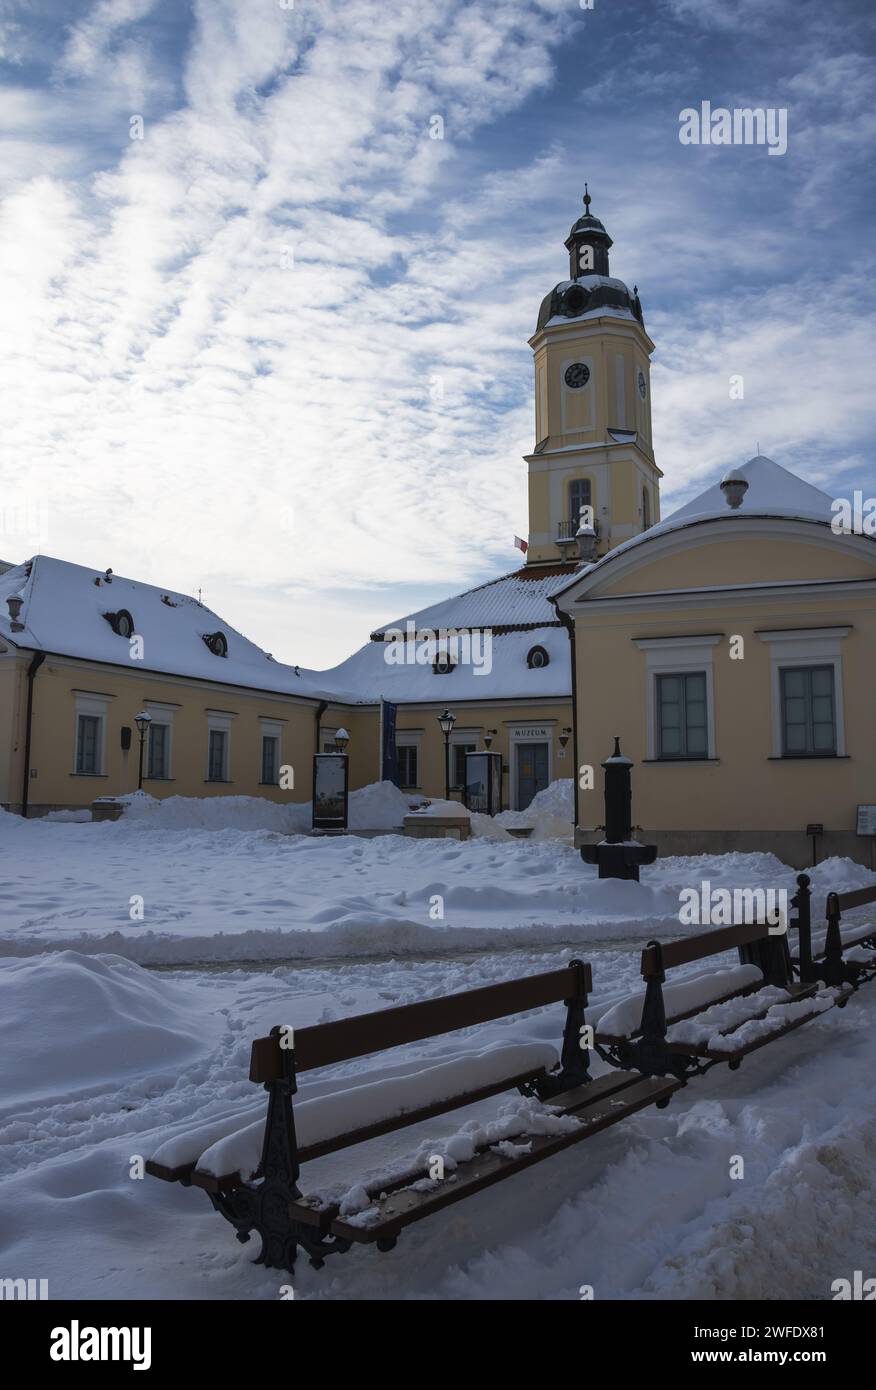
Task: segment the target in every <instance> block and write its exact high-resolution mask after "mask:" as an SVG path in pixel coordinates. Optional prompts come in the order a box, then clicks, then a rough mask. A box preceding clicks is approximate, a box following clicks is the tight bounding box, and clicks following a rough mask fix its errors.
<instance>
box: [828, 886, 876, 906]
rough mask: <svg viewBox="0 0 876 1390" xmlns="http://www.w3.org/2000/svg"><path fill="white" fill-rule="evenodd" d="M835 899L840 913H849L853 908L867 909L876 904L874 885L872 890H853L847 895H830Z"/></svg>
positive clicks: (875, 887)
mask: <svg viewBox="0 0 876 1390" xmlns="http://www.w3.org/2000/svg"><path fill="white" fill-rule="evenodd" d="M834 896H835V897H836V899H837V903H838V905H839V909H840V912H850V911H851V909H852V908H853V907H867V906H869V904H870V903H876V885H874V886H873V887H872V888H854V889H852V891H851V892H849V893H837V894H831V897H834Z"/></svg>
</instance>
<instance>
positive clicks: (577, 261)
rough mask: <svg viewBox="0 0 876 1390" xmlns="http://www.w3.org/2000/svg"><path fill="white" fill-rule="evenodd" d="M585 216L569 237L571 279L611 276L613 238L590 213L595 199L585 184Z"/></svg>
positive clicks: (567, 242)
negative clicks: (610, 254)
mask: <svg viewBox="0 0 876 1390" xmlns="http://www.w3.org/2000/svg"><path fill="white" fill-rule="evenodd" d="M583 202H584V216H583V217H579V218H578V221H577V222H576V223H575V225H574V227H573V228H572V230H571V232H570V233H569V235H568V237H567V238H566V247H567V249H568V252H569V279H570V280H578V279H579V278H580V277H581V276H582V275H609V274H610V271H609V268H608V251H609V247H610V246H611V244H612V243H611V237H610V236H609V235H608V232H607V231H606V230H605V228H604V227H603V225H602V223H601V222H600V220H599V218H598V217H594V216H593V214H592V212H591V211H590V204H591V203H592V202H593V199H592V197H591V195H590V189H589V187H588V185H587V184H586V183H585V184H584V199H583Z"/></svg>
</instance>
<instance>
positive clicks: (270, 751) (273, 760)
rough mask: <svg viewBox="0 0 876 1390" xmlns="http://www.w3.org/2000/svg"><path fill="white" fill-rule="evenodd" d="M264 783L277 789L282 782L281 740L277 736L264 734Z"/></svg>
mask: <svg viewBox="0 0 876 1390" xmlns="http://www.w3.org/2000/svg"><path fill="white" fill-rule="evenodd" d="M261 780H262V782H263V783H264V784H265V786H269V787H276V786H277V785H278V784H279V781H280V740H279V739H278V738H277V736H276V734H262V776H261Z"/></svg>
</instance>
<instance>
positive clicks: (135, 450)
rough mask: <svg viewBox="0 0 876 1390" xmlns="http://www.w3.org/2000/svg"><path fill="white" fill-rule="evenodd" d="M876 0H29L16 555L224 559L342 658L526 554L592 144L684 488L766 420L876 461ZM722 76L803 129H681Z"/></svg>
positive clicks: (844, 487) (283, 646)
mask: <svg viewBox="0 0 876 1390" xmlns="http://www.w3.org/2000/svg"><path fill="white" fill-rule="evenodd" d="M874 24H876V12H874V10H873V6H872V3H871V0H831V3H830V4H824V3H823V0H593V8H592V9H585V8H582V5H581V3H579V0H468V2H467V3H463V2H462V0H430V3H428V4H426V3H423V0H391V3H386V0H0V72H2V81H3V90H2V96H0V141H2V149H0V362H2V387H0V556H2V558H3V559H7V560H20V559H23V558H25V557H26V556H27V555H29V554H32V553H33V552H34V551H36V550H37V549H42V550H43V551H46V552H48V553H51V554H53V555H57V556H60V557H62V558H64V559H69V560H74V561H77V562H79V563H82V564H88V565H94V566H95V567H96V568H100V569H103V568H105V567H106V566H107V565H111V566H112V567H113V569H115V571H116V572H117V573H119V574H124V575H127V576H131V577H135V578H140V579H144V580H147V581H150V582H153V583H156V584H160V585H162V586H166V587H168V588H174V589H179V590H182V591H183V592H187V593H192V592H196V591H197V589H198V588H199V587H200V588H201V589H202V590H203V594H204V598H205V600H206V601H207V602H208V603H209V604H210V606H211V607H213V608H215V609H216V610H217V611H218V612H219V613H220V614H222V616H223V617H224V618H226V620H227V621H229V622H230V623H232V624H234V625H235V626H237V627H239V628H241V629H242V630H243V631H244V632H246V633H247V635H248V636H250V637H252V638H253V639H254V640H256V641H258V642H260V643H261V644H262V645H263V646H265V647H266V648H267V649H268V650H270V651H272V652H273V653H274V654H275V655H276V656H278V657H281V658H283V659H286V660H291V661H296V662H300V663H301V664H302V665H306V666H317V667H320V666H328V665H332V664H334V662H336V661H338V660H340V659H341V658H342V657H343V656H345V655H346V654H347V653H349V652H350V651H351V650H352V649H353V648H355V647H357V646H358V645H360V643H361V642H362V641H364V640H365V639H366V637H367V634H368V633H369V631H370V630H371V629H372V628H373V627H374V626H376V625H377V624H378V623H382V622H385V621H388V620H391V619H393V618H396V617H398V616H400V615H401V614H403V613H405V612H407V611H410V610H412V609H414V608H416V607H419V606H422V605H423V604H425V603H427V602H431V601H433V600H435V599H436V598H438V597H440V596H441V595H443V594H446V593H448V592H453V591H454V590H456V589H459V588H464V587H467V586H468V585H470V584H473V583H477V582H480V581H482V580H483V579H485V578H488V577H489V576H491V575H493V574H497V573H501V572H503V571H505V570H508V569H511V568H513V567H514V566H515V564H516V563H517V561H518V560H519V553H518V552H517V551H515V550H514V549H513V547H512V538H513V535H514V533H515V532H517V533H518V534H522V535H525V534H526V531H527V520H526V504H525V497H526V493H525V479H526V472H525V465H524V463H523V462H522V457H521V456H522V455H523V454H524V453H526V452H528V451H529V450H530V449H531V448H532V446H533V443H534V440H533V409H532V367H531V356H530V351H529V349H528V347H527V345H526V340H527V338H528V337H529V335H530V334H531V333H532V331H533V329H534V326H535V317H536V313H537V309H538V304H539V302H540V300H541V298H542V296H543V295H544V294H545V293H546V292H547V291H548V290H549V289H550V288H551V287H552V286H553V285H554V284H555V283H556V282H557V281H558V280H560V279H563V278H564V277H565V275H566V273H567V266H568V261H567V256H566V252H565V251H564V249H563V245H562V243H563V240H564V238H565V236H566V234H567V232H568V228H569V226H570V225H571V223H572V221H573V220H574V219H575V218H576V217H577V216H578V215H579V212H580V210H581V205H580V198H581V193H582V191H583V183H584V180H585V178H586V179H587V180H588V181H589V184H590V190H591V193H592V194H593V198H594V202H593V211H594V212H595V213H597V214H598V215H599V216H600V217H601V218H602V219H603V220H604V222H605V224H606V226H607V228H608V230H609V232H610V233H611V235H612V237H613V238H614V241H615V246H614V249H613V251H612V271H613V273H615V274H617V275H619V276H621V277H622V278H623V279H625V280H627V281H628V282H629V283H633V282H636V283H638V285H639V289H640V293H641V296H642V300H643V305H644V309H645V320H646V324H647V327H648V329H649V332H650V333H651V336H652V337H653V338H654V340H655V342H656V344H657V351H656V353H655V358H654V370H653V378H652V386H653V392H652V394H653V408H654V414H655V422H654V423H655V446H656V451H657V458H658V462H659V463H660V465H661V467H662V468H663V470H664V472H665V475H666V476H665V479H664V485H663V510H664V514H665V513H666V512H667V511H669V510H671V509H672V508H673V507H674V506H676V505H678V504H679V503H680V502H682V501H684V500H685V499H686V498H687V497H688V496H690V495H691V494H692V493H693V492H695V491H698V490H700V488H701V487H702V486H704V485H705V484H706V483H707V482H709V481H712V480H713V479H714V477H715V475H716V474H717V473H718V471H719V470H722V469H724V468H725V467H727V466H728V465H729V464H731V463H735V462H740V461H742V460H744V459H745V458H747V457H749V456H750V455H751V454H753V453H754V452H755V446H756V444H757V443H759V444H760V447H761V450H762V451H763V452H765V453H768V454H770V455H771V456H772V457H773V458H775V459H776V460H777V461H778V462H780V463H783V464H785V465H786V466H788V467H790V468H792V469H794V470H795V471H797V472H800V473H802V474H803V475H804V476H805V477H807V478H809V479H810V480H811V481H813V482H816V483H818V484H819V485H820V486H822V487H824V488H825V489H826V490H827V491H830V492H831V493H832V495H840V496H845V495H850V491H851V489H853V488H856V487H859V488H862V489H863V490H864V492H865V495H872V493H873V491H874V489H876V468H874V461H873V439H874V435H876V391H874V375H873V362H874V343H873V329H872V322H873V300H874V296H876V289H874V286H876V277H874V273H873V269H874V267H873V261H874V249H873V248H874V236H873V231H874V215H873V214H874V209H873V173H872V171H873V167H874V144H876V76H874V63H873V54H874ZM703 100H709V101H711V103H712V105H713V106H728V107H740V106H757V105H762V106H767V107H774V108H786V109H787V112H788V117H787V120H788V150H787V153H786V154H784V155H782V156H770V155H768V153H767V150H766V149H765V148H764V147H762V146H761V147H757V146H749V147H712V148H705V147H702V146H683V145H681V144H680V143H679V138H678V134H679V112H680V111H681V110H682V108H684V107H687V106H691V105H695V106H698V105H699V103H700V102H701V101H703ZM438 118H440V119H438ZM140 134H142V139H140V138H137V136H138V135H140ZM436 134H441V135H443V138H440V139H436V138H434V137H435V135H436ZM132 137H133V138H132ZM736 374H741V375H742V377H743V380H744V391H745V394H744V399H743V400H733V399H731V398H730V390H729V384H728V383H729V379H730V377H731V376H732V375H736Z"/></svg>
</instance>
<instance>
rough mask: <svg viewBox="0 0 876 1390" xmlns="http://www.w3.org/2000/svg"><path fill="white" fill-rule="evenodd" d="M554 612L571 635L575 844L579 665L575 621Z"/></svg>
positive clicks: (575, 823)
mask: <svg viewBox="0 0 876 1390" xmlns="http://www.w3.org/2000/svg"><path fill="white" fill-rule="evenodd" d="M554 611H555V612H556V615H557V617H558V618H559V620H560V622H561V623H562V624H563V627H564V628H565V629H566V632H567V633H568V635H569V659H570V661H571V663H572V758H573V759H574V767H573V768H572V777H573V779H574V796H573V798H572V839H573V843H574V836H575V831H576V830H577V828H578V824H579V818H578V791H579V787H578V663H577V661H576V659H575V619H574V618H573V617H572V616H571V615H570V614H569V613H563V612H562V611H561V610H560V609H559V608H557V607H556V605H554Z"/></svg>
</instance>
